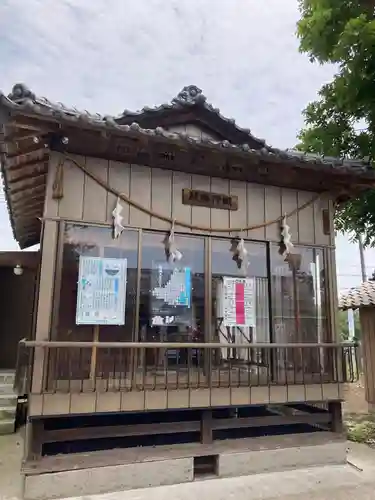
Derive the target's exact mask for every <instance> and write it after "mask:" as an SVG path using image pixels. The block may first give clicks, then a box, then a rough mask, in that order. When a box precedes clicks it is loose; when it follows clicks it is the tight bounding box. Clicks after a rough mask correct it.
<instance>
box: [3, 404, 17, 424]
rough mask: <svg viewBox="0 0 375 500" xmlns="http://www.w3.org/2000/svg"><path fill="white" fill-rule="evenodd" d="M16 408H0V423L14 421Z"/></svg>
mask: <svg viewBox="0 0 375 500" xmlns="http://www.w3.org/2000/svg"><path fill="white" fill-rule="evenodd" d="M16 412H17V406H0V421H4V420H12V419H13V420H15V418H16Z"/></svg>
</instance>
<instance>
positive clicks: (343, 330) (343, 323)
mask: <svg viewBox="0 0 375 500" xmlns="http://www.w3.org/2000/svg"><path fill="white" fill-rule="evenodd" d="M339 329H340V336H341V340H345V341H346V340H349V324H348V312H347V311H339ZM360 339H361V323H360V321H359V314H358V311H354V340H356V341H359V340H360Z"/></svg>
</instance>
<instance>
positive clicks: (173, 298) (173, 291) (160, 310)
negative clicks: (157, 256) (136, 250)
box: [151, 262, 192, 326]
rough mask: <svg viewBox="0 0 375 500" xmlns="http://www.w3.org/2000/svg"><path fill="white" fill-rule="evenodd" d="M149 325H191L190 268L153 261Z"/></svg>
mask: <svg viewBox="0 0 375 500" xmlns="http://www.w3.org/2000/svg"><path fill="white" fill-rule="evenodd" d="M151 295H152V298H151V326H162V325H163V326H175V325H186V326H191V322H192V308H191V269H190V267H183V266H181V267H175V266H173V265H171V264H169V263H167V262H153V264H152V275H151Z"/></svg>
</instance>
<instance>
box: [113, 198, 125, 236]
mask: <svg viewBox="0 0 375 500" xmlns="http://www.w3.org/2000/svg"><path fill="white" fill-rule="evenodd" d="M122 211H123V207H122V205H121V203H120V198H117V201H116V206H115V208H114V210H113V212H112V217H113V238H114V239H117V238H118V237H119V236H120V234H121V233H122V232H123V230H124V226H123V225H122V221H123V217H122V215H121V212H122Z"/></svg>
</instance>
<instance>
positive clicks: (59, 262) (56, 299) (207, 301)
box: [49, 219, 335, 344]
mask: <svg viewBox="0 0 375 500" xmlns="http://www.w3.org/2000/svg"><path fill="white" fill-rule="evenodd" d="M55 222H56V226H57V233H58V237H57V242H56V248H55V249H54V253H55V266H54V273H55V279H54V285H53V289H52V296H53V299H52V300H53V304H52V308H51V311H50V328H49V330H50V331H49V339H50V340H54V338H55V336H56V331H57V326H58V318H59V308H60V300H61V299H60V291H61V286H62V268H63V251H64V234H65V228H66V226H67V225H76V226H89V227H98V228H108V229H110V228H112V225H110V224H108V223H95V222H85V221H78V220H68V219H64V220H61V219H60V220H56V221H55ZM127 230H130V231H133V232H137V234H138V255H137V281H136V287H137V289H136V298H135V315H134V316H135V317H134V325H133V332H134V333H133V342H140V332H139V309H140V295H141V293H140V284H141V273H142V240H143V235H144V234H145V233H158V234H160V235H165V234H166V233H167V230H162V229H154V228H147V229H143V228H140V227H133V226H126V227H125V229H124V232H126V231H127ZM175 236H176V238H177V239H178V237H179V236H181V237H183V236H185V237H195V236H196V237H199V238H201V239H203V242H204V276H205V298H204V318H205V328H204V341H205V342H210V341H211V339H212V333H213V332H212V311H211V309H212V242H213V240H215V239H216V240H218V239H219V240H228V256H229V246H230V240H231V239H233V236H230V235H227V234H223V235H218V234H216V235H211V234H200V233H198V234H195V233H191V232H183V231H181V232H180V231H179V232H175ZM120 237H121V236H120ZM244 240H245V243H246V242H248V243H260V244H263V245H264V246H265V257H266V263H265V264H266V271H267V280H268V309H269V311H268V315H269V343H270V344H272V343H274V342H275V332H274V317H273V316H274V315H273V293H272V247H273V246H276V245H277V242H275V241H266V240H259V239H250V238H244ZM296 247H297V248H306V249H311V250H315V251H316V250H321V252H322V256H323V259H322V261H323V263H324V269H325V284H324V294H325V298H326V309H327V311H326V318H325V326H326V328H327V338H328V339H330V341H331V342H334V341H335V338H334V332H335V329H334V324H335V319H334V318H335V314H334V311H333V309H334V306H333V303H332V294H334V293H335V290H334V288H332V286H333V284H332V280H334V279H335V274H334V273H333V269H332V262H331V260H332V259H331V252H330V250H331V248H330V247H326V246H323V245H314V244H312V245H306V244H298V245H296Z"/></svg>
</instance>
